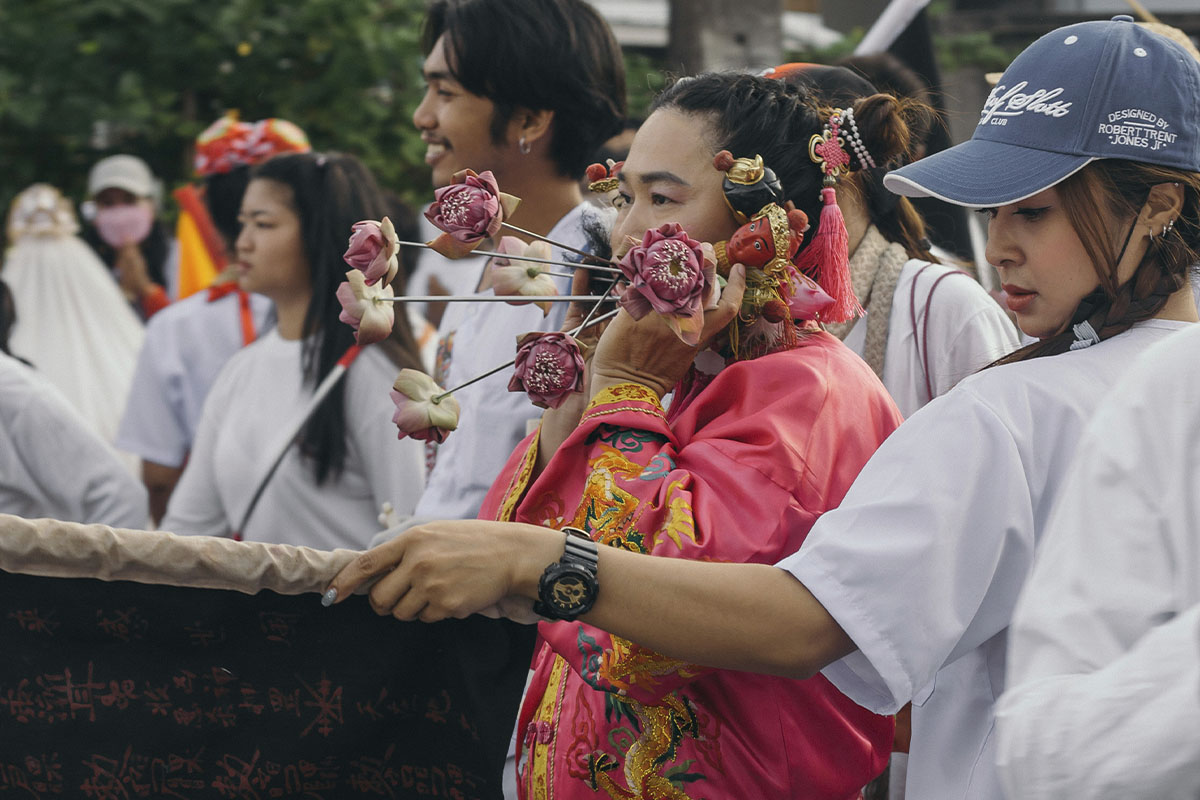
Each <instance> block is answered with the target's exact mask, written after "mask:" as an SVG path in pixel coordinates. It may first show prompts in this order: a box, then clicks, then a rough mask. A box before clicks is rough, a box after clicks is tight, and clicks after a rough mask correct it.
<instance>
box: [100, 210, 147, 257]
mask: <svg viewBox="0 0 1200 800" xmlns="http://www.w3.org/2000/svg"><path fill="white" fill-rule="evenodd" d="M92 223H93V224H94V225H95V226H96V232H97V233H99V234H100V238H101V239H103V240H104V241H106V242H108V243H109V244H110V245H111V246H113V247H121V246H122V245H126V244H138V243H139V242H141V241H142V240H143V239H145V238H146V237H147V236H149V235H150V226H151V225H153V224H154V209H152V208H151V207H150V206H149V205H148V204H146V203H134V204H133V205H117V206H105V207H104V208H98V209H96V216H95V218H94V219H93V220H92Z"/></svg>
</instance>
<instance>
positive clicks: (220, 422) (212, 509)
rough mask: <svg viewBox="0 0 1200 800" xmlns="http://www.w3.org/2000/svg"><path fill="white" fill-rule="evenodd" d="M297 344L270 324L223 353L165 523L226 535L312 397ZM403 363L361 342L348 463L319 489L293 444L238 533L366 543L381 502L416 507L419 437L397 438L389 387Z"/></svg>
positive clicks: (350, 389)
mask: <svg viewBox="0 0 1200 800" xmlns="http://www.w3.org/2000/svg"><path fill="white" fill-rule="evenodd" d="M300 349H301V342H300V341H299V340H285V339H282V338H280V336H279V334H278V332H277V331H275V330H272V331H270V332H268V333H266V334H264V335H263V336H262V338H260V339H259V340H258V341H256V342H254V343H253V344H251V345H250V346H248V347H245V348H243V349H242V350H240V351H238V352H237V353H235V354H234V356H233V357H232V358H231V359H229V362H228V363H227V364H226V365H225V367H224V368H223V369H222V370H221V374H220V375H218V376H217V380H216V383H214V384H213V387H212V390H211V391H210V392H209V395H208V399H207V400H205V402H204V412H203V413H202V415H201V418H200V426H199V429H198V430H197V433H196V441H195V443H194V446H193V448H192V454H191V457H190V459H189V460H188V464H187V467H186V469H184V472H183V476H182V477H181V478H180V480H179V485H178V486H176V488H175V492H174V493H173V494H172V495H171V502H170V505H169V506H168V507H167V514H166V517H165V518H164V519H163V522H162V528H163V529H164V530H168V531H172V532H174V533H181V534H204V535H210V536H228V535H231V534H232V532H233V529H234V526H237V525H238V524H240V522H241V520H242V516H243V514H244V513H245V510H246V508H247V507H248V505H249V503H250V499H251V497H252V495H253V493H254V490H255V488H256V487H257V485H258V483H259V481H260V477H261V476H262V475H264V474H265V473H266V470H267V468H268V466H269V465H270V462H271V461H272V460H273V459H274V458H275V456H276V455H277V454H278V452H279V447H280V445H281V444H282V442H281V441H280V437H281V435H282V436H286V435H287V434H288V432H289V431H290V430H291V428H292V426H293V425H294V424H295V421H296V420H298V419H299V417H300V414H301V411H302V409H303V408H304V406H305V404H306V403H307V402H308V399H309V398H310V397H311V396H312V387H310V386H305V385H304V384H303V379H302V374H301V370H300ZM398 371H399V369H398V368H397V367H396V365H395V364H393V363H392V361H391V360H390V359H389V358H388V357H387V356H386V355H384V353H383V351H382V350H379V349H378V348H372V347H367V348H364V349H363V351H362V353H361V355H359V357H358V358H357V359H356V360H355V361H354V363H353V364H351V365H350V369H349V370H348V371H347V373H346V375H345V376H344V377H343V378H342V381H343V382H344V384H345V385H344V391H345V415H346V445H347V453H346V460H345V467H344V469H343V471H342V474H341V476H340V478H338V479H336V480H334V479H333V478H329V479H327V480H326V481H325V483H324V484H323V485H321V486H317V485H316V481H315V478H314V476H313V470H312V464H311V462H310V461H309V460H307V459H303V458H301V456H300V450H299V448H298V447H297V446H296V445H292V447H291V448H290V449H289V450H288V453H287V455H286V456H285V457H284V459H283V461H282V463H280V465H279V469H278V470H277V471H276V472H275V475H274V476H273V477H272V478H271V481H270V483H268V484H267V488H266V490H265V491H264V492H263V495H262V497H261V499H260V500H259V502H258V505H257V507H256V508H255V510H254V513H253V514H252V516H251V517H250V522H249V524H248V525H247V527H246V530H244V531H241V534H242V536H243V538H245V539H251V540H255V541H262V542H278V543H284V544H295V545H306V546H308V547H315V548H319V549H322V550H332V549H334V548H337V547H348V548H354V549H362V548H365V547H366V546H367V544H368V543H369V542H370V540H371V537H372V536H373V535H374V534H375V533H376V532H377V531H378V530H379V528H380V525H379V522H378V516H379V513H380V510H381V507H382V505H383V504H384V503H385V502H387V503H391V504H392V506H393V508H394V509H395V512H396V514H398V515H400V516H406V515H408V514H411V513H412V510H413V506H415V505H416V502H417V498H418V497H419V496H420V494H421V489H422V486H423V484H424V466H423V463H422V453H421V447H420V443H419V442H414V441H413V440H411V439H404V440H398V439H397V438H396V429H395V427H394V426H393V425H392V423H391V416H392V413H393V411H394V406H393V405H392V401H391V397H390V396H389V393H388V392H389V390H390V389H391V386H392V381H394V380H395V377H396V373H397V372H398Z"/></svg>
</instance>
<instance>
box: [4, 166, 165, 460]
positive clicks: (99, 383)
mask: <svg viewBox="0 0 1200 800" xmlns="http://www.w3.org/2000/svg"><path fill="white" fill-rule="evenodd" d="M78 231H79V224H78V222H77V221H76V220H75V214H74V212H73V211H72V210H71V205H70V203H69V202H68V201H67V200H66V198H64V197H63V196H62V194H61V193H60V192H59V191H58V190H57V189H55V188H54V187H53V186H50V185H48V184H44V183H39V184H34V185H33V186H30V187H29V188H28V189H26V190H25V191H23V192H21V194H19V195H17V198H16V200H14V201H13V205H12V209H11V210H10V212H9V216H8V242H9V249H8V252H7V253H6V254H5V258H4V264H3V267H2V268H0V277H3V279H4V281H5V283H7V284H8V285H9V288H10V289H11V290H12V296H13V303H14V305H15V307H16V312H17V313H16V316H17V321H16V324H15V325H14V326H13V328H12V332H11V334H10V337H9V342H8V344H9V349H10V350H11V351H12V353H13V354H14V355H17V356H20V357H22V358H24V359H26V360H27V361H29V362H30V363H32V364H33V366H34V367H35V368H36V369H37V370H38V372H39V373H41V374H42V375H44V376H45V377H46V378H47V379H49V380H50V381H51V382H52V383H53V384H54V385H55V386H57V387H58V389H59V390H60V391H62V393H63V394H64V395H66V397H67V399H68V400H69V401H70V402H71V403H72V405H74V407H75V408H76V409H77V410H78V411H79V415H80V419H81V420H82V421H83V422H84V424H86V425H87V426H88V427H90V428H91V429H92V430H94V431H95V432H96V433H97V434H99V435H100V437H101V438H103V439H104V440H105V441H106V442H110V443H111V442H112V441H113V440H114V438H115V437H116V433H117V426H118V424H119V423H120V421H121V415H122V414H123V413H124V411H125V401H126V399H127V397H128V395H129V386H130V382H131V381H132V379H133V370H134V366H135V365H136V363H137V357H138V351H139V350H140V349H141V346H142V335H143V333H142V323H141V320H139V319H138V316H137V314H136V313H135V312H134V310H133V309H132V308H131V307H130V305H129V303H128V302H127V301H126V300H125V297H124V295H123V294H122V293H121V290H120V289H119V288H118V287H117V283H116V281H114V280H113V278H112V275H111V274H110V273H109V271H108V268H107V267H105V266H104V263H103V262H102V261H100V259H99V258H98V257H97V256H96V254H95V253H94V252H93V251H92V249H91V248H90V247H88V246H87V244H86V243H85V242H84V241H83V240H82V239H80V238H79V237H78V236H76V233H77V232H78ZM131 463H132V462H131Z"/></svg>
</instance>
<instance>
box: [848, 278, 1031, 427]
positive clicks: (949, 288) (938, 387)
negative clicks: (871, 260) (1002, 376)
mask: <svg viewBox="0 0 1200 800" xmlns="http://www.w3.org/2000/svg"><path fill="white" fill-rule="evenodd" d="M955 273H957V274H955ZM942 276H949V277H946V278H945V279H944V280H940V281H939V279H940V278H942ZM914 283H915V284H916V294H915V297H914V294H913V285H914ZM935 283H936V284H937V288H936V289H934V288H933V287H934V284H935ZM931 290H932V291H933V295H932V298H933V301H932V302H930V291H931ZM914 299H915V301H916V302H915V306H916V315H915V319H916V327H915V328H914V325H913V319H914V315H913V306H914V302H913V301H914ZM926 314H928V321H926ZM866 340H867V318H866V317H863V318H861V319H860V320H859V321H858V322H857V323H855V325H854V327H853V328H851V329H850V333H849V334H847V335H846V339H845V343H846V346H847V347H849V348H850V349H851V350H853V351H854V352H856V353H858V354H859V355H860V356H861V355H862V354H863V349H864V348H865V347H866V343H867V342H866ZM927 345H928V353H926V346H927ZM1018 345H1019V341H1018V339H1017V329H1016V328H1015V327H1014V326H1013V324H1012V322H1011V320H1009V318H1008V316H1007V315H1006V314H1005V313H1004V310H1003V309H1001V308H1000V306H999V305H998V304H997V303H996V301H995V300H993V299H992V298H991V297H990V296H988V293H987V292H985V291H984V290H983V287H982V286H980V285H979V284H978V283H976V282H975V280H974V279H973V278H972V277H971V276H970V275H968V274H967V273H965V272H961V271H960V270H957V269H955V268H954V267H948V266H945V265H943V264H930V263H929V262H927V261H921V260H918V259H912V260H910V261H909V262H908V263H906V264H905V265H904V268H903V269H902V270H901V271H900V278H899V280H897V282H896V292H895V294H894V295H893V296H892V311H891V316H889V317H888V338H887V349H886V351H885V352H884V356H883V385H884V387H886V388H887V390H888V393H889V394H890V395H891V396H892V399H893V400H895V401H896V406H897V407H898V408H899V409H900V413H901V414H903V415H904V416H905V417H909V416H912V415H913V414H914V413H915V412H916V411H917V409H919V408H920V407H921V406H923V405H925V404H926V403H928V402H929V401H930V400H931V399H932V398H931V397H930V396H929V391H928V389H927V388H926V382H925V379H926V376H925V363H926V362H928V364H929V386H930V387H932V389H933V397H939V396H941V395H943V394H945V393H946V392H948V391H950V390H951V389H952V388H954V385H955V384H957V383H958V382H959V381H961V380H962V379H963V378H965V377H967V376H968V375H972V374H974V373H975V372H977V371H979V370H980V369H982V368H983V367H986V366H987V365H988V364H990V363H992V362H993V361H995V360H996V359H997V358H1000V357H1001V356H1003V355H1007V354H1008V353H1011V352H1012V351H1013V350H1015V349H1017V346H1018Z"/></svg>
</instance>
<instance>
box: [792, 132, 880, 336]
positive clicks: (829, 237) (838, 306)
mask: <svg viewBox="0 0 1200 800" xmlns="http://www.w3.org/2000/svg"><path fill="white" fill-rule="evenodd" d="M841 121H842V112H840V111H835V112H833V114H831V115H830V117H829V124H828V125H826V126H825V130H824V132H822V133H819V134H813V136H812V138H811V139H809V141H808V157H809V158H811V159H812V160H813V162H814V163H815V164H817V165H818V166H820V168H821V171H822V172H823V173H825V187H824V188H823V189H821V202H822V207H821V220H820V222H819V223H818V225H817V235H816V236H815V237H814V238H813V240H812V244H810V245H809V246H808V247H807V248H806V249H805V250H804V252H802V253H801V254H800V260H799V263H798V265H797V266H799V267H800V269H802V270H803V271H804V272H806V273H808V274H809V275H811V276H812V277H813V279H814V280H816V282H817V283H818V284H820V285H821V288H822V289H824V290H825V292H826V293H827V294H828V295H829V296H830V297H832V298H833V305H832V306H830V307H829V308H828V309H826V310H825V312H824V313H823V314H821V321H822V322H846V321H848V320H851V319H854V318H855V317H861V316H862V315H863V314H864V313H865V312H864V311H863V307H862V305H860V304H859V302H858V298H857V297H855V296H854V287H853V286H852V285H851V283H850V236H849V234H848V233H846V220H845V218H844V217H843V216H842V210H841V209H840V208H839V207H838V204H837V193H836V192H835V190H834V186H835V185H836V184H837V181H838V178H839V177H840V176H842V175H848V174H849V173H850V154H849V153H847V152H846V149H845V145H844V142H843V141H842V137H841V136H840V131H839V129H840V127H841Z"/></svg>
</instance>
